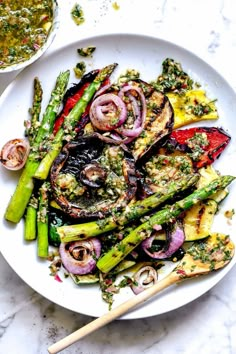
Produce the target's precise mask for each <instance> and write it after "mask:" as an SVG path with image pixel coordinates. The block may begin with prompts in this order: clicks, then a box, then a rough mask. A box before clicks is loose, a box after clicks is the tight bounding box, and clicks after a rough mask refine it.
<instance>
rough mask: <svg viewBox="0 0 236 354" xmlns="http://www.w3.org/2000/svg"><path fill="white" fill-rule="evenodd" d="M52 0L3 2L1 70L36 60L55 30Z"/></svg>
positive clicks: (0, 21) (1, 10) (0, 27)
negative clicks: (31, 59)
mask: <svg viewBox="0 0 236 354" xmlns="http://www.w3.org/2000/svg"><path fill="white" fill-rule="evenodd" d="M52 18H53V3H52V0H2V1H0V68H5V67H8V66H10V65H12V64H16V63H21V62H23V61H26V60H28V59H29V58H30V57H32V56H33V55H34V54H35V53H36V52H37V51H38V50H39V48H41V47H42V46H43V44H44V43H45V42H46V40H47V37H48V34H49V32H50V29H51V27H52Z"/></svg>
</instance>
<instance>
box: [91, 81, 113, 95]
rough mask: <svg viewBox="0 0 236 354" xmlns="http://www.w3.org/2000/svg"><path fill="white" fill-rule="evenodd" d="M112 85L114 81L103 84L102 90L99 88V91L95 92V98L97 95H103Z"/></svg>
mask: <svg viewBox="0 0 236 354" xmlns="http://www.w3.org/2000/svg"><path fill="white" fill-rule="evenodd" d="M111 86H112V83H111V82H110V83H108V84H106V85H104V86H102V87H101V88H100V90H98V91H97V92H96V93H95V95H94V97H93V98H96V97H98V96H101V95H102V94H103V93H104V92H106V91H107V90H108V89H109V88H110V87H111Z"/></svg>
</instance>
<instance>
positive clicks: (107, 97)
mask: <svg viewBox="0 0 236 354" xmlns="http://www.w3.org/2000/svg"><path fill="white" fill-rule="evenodd" d="M89 115H90V119H91V122H92V124H93V125H94V126H95V127H96V128H97V129H99V130H102V131H110V130H114V129H116V128H118V127H119V126H121V125H122V124H123V123H124V122H125V120H126V119H127V109H126V105H125V103H124V102H123V101H122V99H121V98H120V97H119V96H117V95H114V94H113V93H106V94H104V95H101V96H98V97H97V98H96V99H95V100H94V101H93V103H92V104H91V107H90V111H89Z"/></svg>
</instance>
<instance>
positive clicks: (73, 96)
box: [53, 70, 109, 135]
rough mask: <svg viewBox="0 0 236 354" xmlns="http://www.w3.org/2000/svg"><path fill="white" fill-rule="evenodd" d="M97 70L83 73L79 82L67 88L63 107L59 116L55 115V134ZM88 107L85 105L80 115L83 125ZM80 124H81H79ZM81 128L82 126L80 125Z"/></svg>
mask: <svg viewBox="0 0 236 354" xmlns="http://www.w3.org/2000/svg"><path fill="white" fill-rule="evenodd" d="M98 72H99V70H93V71H90V72H89V73H88V74H86V75H84V76H83V77H82V78H81V80H80V82H79V83H78V84H76V85H74V86H72V87H71V88H70V89H69V90H67V92H66V94H65V96H64V100H63V109H62V111H61V113H60V114H59V116H58V117H57V119H56V121H55V124H54V129H53V134H54V135H55V134H56V133H57V131H58V130H59V129H60V127H61V126H62V124H63V122H64V119H65V117H66V116H67V115H68V114H69V113H70V111H71V110H72V108H73V107H74V106H75V104H76V102H78V101H79V99H80V98H81V96H82V95H83V93H84V90H85V89H86V88H87V87H88V86H89V85H90V83H91V82H92V81H93V80H94V79H95V77H96V76H97V74H98ZM108 82H109V78H108V79H107V80H105V81H104V83H103V85H102V86H104V85H106V84H108ZM89 109H90V104H89V105H88V106H87V107H86V110H85V112H84V114H83V115H82V117H81V121H82V122H83V123H84V125H85V124H86V123H87V122H88V119H83V118H84V117H86V116H88V113H89ZM80 125H81V124H80ZM80 128H82V127H80Z"/></svg>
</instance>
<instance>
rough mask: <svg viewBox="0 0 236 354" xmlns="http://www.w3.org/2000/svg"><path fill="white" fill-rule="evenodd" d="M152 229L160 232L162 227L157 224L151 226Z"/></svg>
mask: <svg viewBox="0 0 236 354" xmlns="http://www.w3.org/2000/svg"><path fill="white" fill-rule="evenodd" d="M152 228H153V229H154V230H155V231H160V230H162V226H161V225H158V224H155V225H153V227H152Z"/></svg>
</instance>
